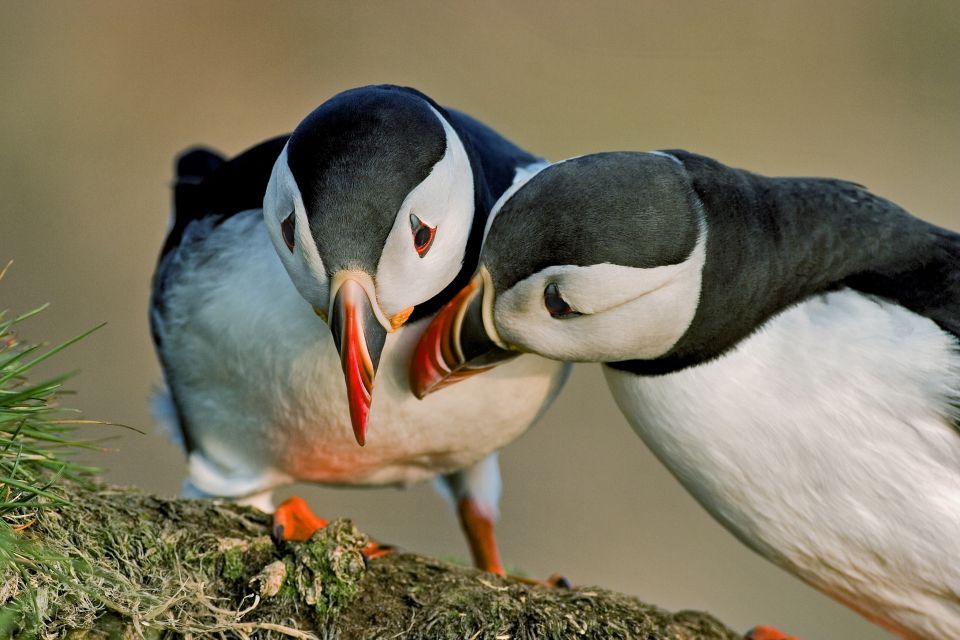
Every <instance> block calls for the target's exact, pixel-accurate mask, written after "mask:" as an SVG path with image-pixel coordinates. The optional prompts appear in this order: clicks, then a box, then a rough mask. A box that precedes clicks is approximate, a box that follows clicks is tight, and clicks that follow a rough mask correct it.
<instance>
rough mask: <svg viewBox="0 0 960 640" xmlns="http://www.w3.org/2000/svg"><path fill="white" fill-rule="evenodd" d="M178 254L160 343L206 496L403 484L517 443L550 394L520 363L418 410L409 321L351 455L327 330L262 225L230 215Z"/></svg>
mask: <svg viewBox="0 0 960 640" xmlns="http://www.w3.org/2000/svg"><path fill="white" fill-rule="evenodd" d="M184 253H185V255H186V258H184V260H185V262H184V264H182V265H181V266H180V270H179V273H180V276H179V278H178V280H176V281H174V282H172V283H171V284H170V286H169V287H168V293H167V304H168V309H169V312H168V314H167V321H166V322H165V323H164V325H163V327H162V331H161V337H162V339H163V345H164V357H165V359H166V361H167V364H168V367H169V369H170V370H171V371H172V372H173V374H172V375H171V376H170V380H169V384H170V386H171V387H172V389H173V391H174V393H175V394H176V398H177V402H178V403H179V404H180V406H181V407H182V410H183V412H184V414H185V415H186V417H187V420H188V422H189V424H190V428H191V434H192V436H193V437H194V439H195V440H196V442H197V444H198V446H199V449H200V450H201V451H202V456H203V459H202V460H200V459H199V458H198V460H197V465H193V464H192V468H193V467H194V466H196V467H197V468H196V469H194V470H193V471H194V478H193V480H194V481H195V483H197V484H198V485H201V486H200V488H201V489H203V490H204V491H207V492H209V493H212V494H217V495H237V494H243V493H248V492H250V491H253V490H257V489H263V488H265V485H271V484H279V483H281V482H284V481H288V480H290V479H297V480H310V481H316V482H324V483H331V484H389V483H406V482H413V481H418V480H422V479H425V478H428V477H430V476H432V475H434V474H436V473H439V472H449V471H452V470H454V469H458V468H462V467H464V466H466V465H469V464H472V463H475V462H477V461H478V460H480V459H481V458H483V457H484V456H486V455H487V454H489V453H490V452H492V451H495V450H497V449H499V448H500V447H502V446H504V445H506V444H507V443H508V442H510V441H511V440H513V439H514V438H515V437H517V436H518V435H519V434H521V433H522V432H523V431H524V430H525V429H526V428H527V427H529V426H530V425H531V424H532V423H533V422H534V420H535V419H536V417H537V416H538V415H539V412H540V411H541V410H542V409H543V408H544V407H545V406H546V404H548V403H549V400H550V399H552V397H553V395H554V394H555V393H556V391H557V390H558V388H559V385H560V383H561V382H562V378H563V371H564V367H563V365H561V364H559V363H555V362H550V361H548V360H544V359H542V358H538V357H533V356H524V357H521V358H517V359H516V362H512V363H509V364H507V365H504V366H503V367H501V368H499V369H498V370H496V371H494V372H492V374H488V375H484V376H477V377H475V378H473V379H471V380H468V381H466V382H464V383H462V384H460V385H456V386H455V387H452V388H451V389H449V390H447V391H445V392H444V393H440V394H435V395H431V396H429V397H427V398H426V399H425V400H422V401H421V400H417V399H416V397H414V396H413V394H412V393H411V392H410V390H409V382H408V378H407V374H408V368H409V361H410V352H411V351H412V349H413V347H414V345H415V344H416V342H417V339H418V338H419V336H420V334H421V332H422V331H423V330H424V329H425V328H426V325H427V323H428V320H426V319H425V320H421V321H419V322H417V323H413V324H410V325H406V326H404V327H403V328H401V329H400V330H398V331H396V332H395V333H393V334H390V335H389V336H388V337H387V341H386V344H385V346H384V350H383V353H382V356H381V360H380V367H379V370H378V372H377V377H376V381H375V387H374V397H373V404H372V407H371V413H370V419H369V423H368V438H367V445H366V446H365V447H363V448H361V447H359V446H357V444H356V442H355V440H354V438H353V433H352V429H351V426H350V416H349V411H348V408H347V400H346V388H345V383H344V380H343V375H342V373H341V368H340V359H339V356H338V354H337V351H336V348H335V347H334V345H333V340H332V338H331V336H330V331H329V329H328V327H327V325H326V324H325V323H324V322H322V321H321V320H320V319H319V318H318V317H316V316H315V315H314V313H313V312H312V310H311V309H310V306H309V305H308V304H307V303H306V302H305V301H304V300H303V299H302V298H301V297H300V295H299V294H298V293H297V291H296V290H295V288H294V286H293V285H292V283H291V282H290V278H289V277H288V275H287V274H286V272H285V270H284V269H283V266H282V265H281V264H280V262H279V260H278V259H277V256H276V254H275V251H274V249H273V247H272V246H271V244H270V241H269V239H268V237H267V234H266V232H265V229H264V228H263V225H262V223H261V221H260V212H259V211H251V212H247V213H244V214H240V215H237V216H234V217H233V218H231V219H230V220H228V221H227V222H225V223H224V224H223V225H221V226H220V227H218V228H217V229H216V230H215V231H214V232H213V233H212V234H211V235H210V236H209V237H207V239H205V240H204V247H203V251H202V252H201V251H194V252H184ZM201 463H202V464H201ZM208 472H209V473H208ZM198 476H202V477H198ZM204 483H206V484H204Z"/></svg>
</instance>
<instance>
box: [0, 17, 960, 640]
mask: <svg viewBox="0 0 960 640" xmlns="http://www.w3.org/2000/svg"><path fill="white" fill-rule="evenodd" d="M374 82H391V83H398V84H409V85H412V86H415V87H417V88H419V89H421V90H423V91H425V92H426V93H428V94H429V95H431V96H433V97H434V98H436V99H437V100H438V101H439V102H441V103H442V104H447V105H452V106H456V107H458V108H461V109H464V110H466V111H468V112H470V113H471V114H473V115H475V116H477V117H479V118H481V119H482V120H484V121H486V122H487V123H489V124H491V125H492V126H494V127H495V128H497V129H499V130H500V131H502V132H503V133H505V134H506V135H507V136H509V137H510V138H512V139H513V140H515V141H517V142H518V143H519V144H521V145H522V146H525V147H526V148H528V149H531V150H533V151H535V152H539V153H541V154H544V155H546V156H547V157H548V158H551V159H560V158H563V157H566V156H570V155H575V154H581V153H585V152H591V151H599V150H611V149H638V150H643V149H655V148H663V147H685V148H688V149H691V150H695V151H698V152H701V153H705V154H707V155H711V156H714V157H716V158H718V159H720V160H722V161H724V162H726V163H728V164H732V165H735V166H743V167H747V168H751V169H753V170H755V171H759V172H763V173H768V174H781V175H790V174H794V175H797V174H808V175H809V174H815V175H830V176H838V177H844V178H848V179H851V180H854V181H857V182H861V183H863V184H866V185H868V186H869V187H871V188H872V189H873V190H874V191H876V192H877V193H880V194H882V195H884V196H887V197H889V198H891V199H893V200H894V201H896V202H898V203H900V204H902V205H903V206H905V207H906V208H907V209H909V210H910V211H912V212H914V213H916V214H917V215H919V216H921V217H924V218H927V219H930V220H933V221H935V222H938V223H940V224H943V225H945V226H948V227H951V228H955V229H956V228H960V172H958V167H960V144H958V143H960V3H956V2H951V1H949V0H947V1H943V2H924V3H916V2H899V3H898V2H880V1H870V2H845V3H837V2H832V1H831V2H809V1H803V2H738V3H719V2H706V1H700V2H683V3H674V2H662V3H652V2H629V3H622V4H616V3H609V2H605V3H572V2H566V3H555V2H537V3H533V2H527V3H516V2H509V3H508V2H500V3H493V2H488V3H456V4H455V3H440V2H437V3H423V2H419V3H411V2H404V3H399V2H391V3H386V2H384V3H362V2H351V3H346V2H344V3H331V4H325V3H306V2H304V3H270V4H267V3H254V2H229V3H226V2H223V3H220V2H204V3H195V2H190V3H187V2H163V3H129V2H117V3H106V2H93V3H82V4H81V3H68V2H58V3H53V2H34V3H25V2H23V3H22V2H11V1H10V0H2V2H0V88H2V98H0V197H2V201H0V262H5V261H6V260H8V259H10V258H12V259H14V260H15V265H14V268H13V269H12V271H11V272H10V273H9V274H8V276H7V278H6V280H5V281H4V282H2V283H0V307H8V308H13V309H15V310H21V311H22V310H26V309H29V308H31V307H33V306H34V305H37V304H39V303H41V302H45V301H51V302H52V303H53V307H52V309H51V310H50V311H48V312H47V313H46V314H44V315H43V316H42V317H41V318H40V319H38V320H36V321H34V322H32V323H31V324H30V327H29V329H28V335H31V336H34V337H36V338H44V339H49V340H61V339H64V338H67V337H70V336H71V335H73V334H76V333H79V332H80V331H81V330H84V329H86V328H89V327H91V326H93V325H94V324H97V323H99V322H101V321H103V320H107V321H109V323H110V324H109V325H108V326H107V327H106V328H105V329H104V330H102V331H101V332H99V333H98V334H96V335H95V336H94V337H92V338H90V339H88V340H86V341H85V342H84V343H82V344H81V345H79V346H77V347H75V348H73V349H71V350H70V352H69V355H65V356H63V357H62V358H61V359H60V362H61V363H65V365H61V366H69V367H73V366H77V367H79V368H81V369H82V370H83V373H82V375H81V376H80V377H79V378H78V379H76V380H75V382H74V383H73V387H74V388H76V389H77V390H78V391H79V392H80V395H79V396H78V397H76V398H72V399H71V401H72V402H73V403H74V404H75V405H77V406H79V407H81V408H82V409H84V410H85V411H86V413H87V415H89V416H91V417H100V418H104V419H109V420H114V421H117V422H122V423H127V424H131V425H137V426H140V427H142V428H143V429H145V430H146V431H147V434H146V435H137V434H133V433H127V432H123V433H121V434H120V436H119V438H118V439H117V440H115V441H114V442H113V443H112V446H114V447H115V448H116V451H115V452H112V453H108V454H105V455H102V456H98V457H97V458H96V461H97V462H98V463H99V464H101V465H103V466H106V467H108V468H109V469H110V472H109V473H108V478H109V479H110V480H113V481H116V482H121V483H131V484H137V485H140V486H142V487H144V488H146V489H149V490H151V491H157V492H161V493H165V494H172V493H174V492H176V491H177V490H178V487H179V483H180V479H181V474H182V472H183V459H182V456H181V454H180V453H179V451H177V450H176V449H174V448H173V447H172V446H171V445H169V444H168V443H167V442H165V441H164V440H163V439H162V438H161V437H160V436H159V435H157V434H156V432H155V431H154V428H153V426H152V421H151V418H150V417H149V414H148V410H147V397H148V394H149V391H150V388H151V385H153V384H154V383H156V382H157V381H158V379H159V369H158V367H157V364H156V361H155V358H154V355H153V351H152V345H151V342H150V338H149V334H148V329H147V316H146V310H147V297H148V286H149V280H150V276H151V273H152V270H153V266H154V260H155V257H156V253H157V251H158V250H159V247H160V244H161V242H162V239H163V233H164V230H165V228H166V224H167V212H168V202H169V193H168V188H167V186H168V182H169V180H170V177H171V161H172V158H173V156H174V154H175V153H177V152H178V151H179V150H181V149H182V148H184V147H186V146H188V145H191V144H194V143H199V142H202V143H206V144H209V145H211V146H213V147H216V148H218V149H220V150H222V151H225V152H228V153H230V154H233V153H236V152H239V151H241V150H242V149H244V148H246V147H247V146H249V145H251V144H253V143H255V142H257V141H259V140H261V139H263V138H266V137H268V136H273V135H275V134H278V133H281V132H285V131H289V130H290V129H292V128H293V127H294V126H295V125H296V124H297V122H298V121H299V120H300V119H301V118H302V117H303V116H304V115H306V114H307V113H308V112H309V111H310V110H312V109H313V108H314V107H315V106H317V105H318V104H319V103H320V102H322V101H323V100H325V99H326V98H328V97H329V96H331V95H332V94H334V93H336V92H338V91H340V90H343V89H346V88H349V87H353V86H357V85H363V84H368V83H374ZM502 461H503V475H504V482H505V493H504V498H503V507H502V510H503V517H502V525H501V527H500V542H501V545H502V548H503V551H504V553H505V555H506V557H507V559H508V560H509V561H510V562H511V563H513V564H515V565H519V566H522V567H523V568H525V569H526V570H527V571H529V572H530V573H531V574H532V575H536V576H546V575H548V574H549V573H551V572H554V571H562V572H563V573H564V574H566V575H567V576H569V577H570V578H571V579H572V580H574V581H575V582H577V583H580V584H601V585H604V586H607V587H611V588H614V589H619V590H622V591H626V592H629V593H633V594H636V595H638V596H640V597H642V598H645V599H647V600H650V601H653V602H656V603H659V604H661V605H663V606H665V607H669V608H674V609H676V608H698V609H706V610H709V611H712V612H713V613H715V614H716V615H718V616H720V617H721V618H722V619H724V620H725V621H726V622H728V623H730V624H732V625H734V626H737V627H739V628H743V629H746V628H748V627H749V626H751V625H753V624H756V623H768V624H775V625H777V626H779V627H781V628H783V629H785V630H789V631H791V632H794V633H796V634H798V635H800V636H801V637H802V638H804V639H805V640H813V639H816V638H864V639H871V638H885V637H887V636H886V635H885V634H884V633H882V632H880V631H879V630H877V629H875V628H874V627H872V626H870V625H868V624H867V623H866V622H863V621H862V620H860V618H859V617H858V616H856V615H855V614H853V613H851V612H849V611H847V610H845V609H844V608H842V607H840V606H839V605H836V604H834V603H833V602H832V601H830V600H828V599H827V598H825V597H823V596H820V595H819V594H817V593H815V592H814V591H813V590H811V589H809V588H807V587H806V586H804V585H802V584H801V583H800V582H798V581H796V580H795V579H793V578H792V577H790V576H788V575H786V574H785V573H783V572H781V571H780V570H778V569H776V568H774V567H772V566H770V565H768V564H766V563H765V562H764V561H762V560H760V559H759V558H758V557H756V556H754V555H753V554H752V553H751V552H749V551H747V550H746V549H745V548H744V547H742V546H741V545H740V544H739V543H738V542H736V541H735V540H734V539H733V538H732V536H730V535H729V534H727V533H726V532H725V531H724V530H723V529H721V528H720V527H719V526H718V525H717V524H715V523H714V522H713V521H712V520H711V519H710V518H709V517H707V516H706V514H705V513H704V512H702V511H701V509H700V508H699V507H698V506H697V505H696V504H695V503H694V502H693V500H692V499H691V498H689V497H688V496H687V495H686V494H685V493H684V491H683V490H682V489H680V487H679V486H678V484H677V483H676V482H675V481H674V480H673V478H672V477H671V476H669V475H668V474H667V473H666V472H665V471H664V469H663V468H662V467H661V466H660V464H659V463H658V462H657V461H656V460H655V459H654V458H653V457H652V456H651V455H650V454H649V453H648V452H647V451H646V449H645V448H644V446H643V445H642V444H641V443H640V441H639V439H637V438H636V437H635V436H634V435H633V433H632V432H631V431H630V429H629V428H628V427H627V425H626V423H625V421H624V420H623V419H622V418H621V416H620V415H619V413H618V411H617V410H616V408H615V407H614V405H613V402H612V401H611V399H610V398H609V395H608V392H607V390H606V387H605V385H604V383H603V380H602V378H601V377H600V375H599V371H598V369H597V368H596V367H580V368H579V369H578V370H577V371H576V372H575V375H574V376H573V378H572V380H571V381H570V384H569V385H568V386H567V389H566V392H565V394H564V395H563V396H562V397H561V399H560V400H559V401H558V402H557V404H556V405H555V406H554V407H553V409H552V410H551V411H550V412H549V413H548V414H547V415H546V417H545V418H544V419H543V420H542V421H541V423H540V424H538V425H537V426H536V427H535V428H534V429H533V430H532V431H531V432H530V433H529V434H528V435H527V436H525V437H523V438H522V439H521V440H520V441H518V442H517V443H516V444H515V445H514V446H512V447H510V448H508V449H507V450H506V451H505V452H504V454H503V456H502ZM296 489H297V490H298V491H302V493H303V494H304V495H305V496H306V497H307V498H308V499H310V500H311V502H312V504H313V505H314V507H315V508H316V510H317V511H318V512H319V513H321V514H322V515H325V516H328V517H330V516H338V515H348V516H351V517H353V518H354V519H355V520H356V521H357V522H359V524H360V525H361V526H362V527H363V528H364V529H366V530H367V531H369V532H371V533H373V534H375V535H377V536H378V537H379V538H380V539H382V540H386V541H390V542H395V543H398V544H400V545H402V546H404V547H407V548H409V549H414V550H418V551H424V552H427V553H431V554H435V555H439V556H459V557H465V556H466V555H467V554H466V550H465V547H464V544H463V542H462V540H461V536H460V533H459V530H458V528H457V525H456V522H455V520H454V518H453V517H452V514H451V513H450V512H448V510H447V508H446V506H445V505H444V504H443V501H442V500H441V499H440V498H439V497H437V496H436V495H434V494H433V492H432V490H431V488H430V487H428V486H423V487H419V488H415V489H413V490H410V491H406V492H402V491H397V490H371V491H357V490H329V489H315V488H304V487H297V488H296ZM798 526H802V523H798ZM951 560H952V561H957V559H955V558H954V559H945V561H951Z"/></svg>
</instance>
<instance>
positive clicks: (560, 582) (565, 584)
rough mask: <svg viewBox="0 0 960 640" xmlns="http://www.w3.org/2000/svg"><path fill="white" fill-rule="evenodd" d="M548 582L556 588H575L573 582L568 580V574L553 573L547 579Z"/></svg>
mask: <svg viewBox="0 0 960 640" xmlns="http://www.w3.org/2000/svg"><path fill="white" fill-rule="evenodd" d="M547 584H548V585H550V586H551V587H553V588H555V589H573V583H572V582H570V581H569V580H567V577H566V576H562V575H560V574H558V573H555V574H553V575H552V576H550V577H549V578H548V579H547Z"/></svg>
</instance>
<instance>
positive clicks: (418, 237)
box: [410, 213, 437, 258]
mask: <svg viewBox="0 0 960 640" xmlns="http://www.w3.org/2000/svg"><path fill="white" fill-rule="evenodd" d="M410 230H411V232H412V233H413V248H414V249H415V250H416V251H417V255H418V256H420V257H421V258H422V257H423V256H425V255H427V251H429V250H430V246H431V245H432V244H433V238H434V236H436V235H437V228H436V227H431V226H429V225H426V224H424V223H423V220H421V219H420V218H418V217H417V216H416V215H415V214H413V213H411V214H410Z"/></svg>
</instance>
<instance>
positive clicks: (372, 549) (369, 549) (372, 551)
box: [363, 542, 393, 560]
mask: <svg viewBox="0 0 960 640" xmlns="http://www.w3.org/2000/svg"><path fill="white" fill-rule="evenodd" d="M391 553H393V547H390V546H387V545H381V544H379V543H376V542H370V544H368V545H367V546H365V547H364V548H363V555H365V556H366V557H367V560H373V559H374V558H382V557H383V556H388V555H390V554H391Z"/></svg>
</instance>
